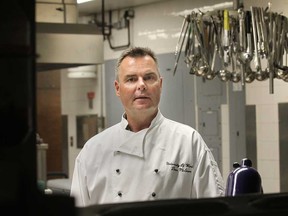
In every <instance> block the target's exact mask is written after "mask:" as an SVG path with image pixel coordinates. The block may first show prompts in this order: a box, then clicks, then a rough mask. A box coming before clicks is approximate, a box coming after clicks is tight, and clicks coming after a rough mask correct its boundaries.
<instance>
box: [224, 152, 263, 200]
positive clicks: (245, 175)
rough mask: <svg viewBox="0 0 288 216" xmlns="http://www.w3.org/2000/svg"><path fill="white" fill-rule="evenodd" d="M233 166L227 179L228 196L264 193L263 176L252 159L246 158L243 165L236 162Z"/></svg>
mask: <svg viewBox="0 0 288 216" xmlns="http://www.w3.org/2000/svg"><path fill="white" fill-rule="evenodd" d="M233 168H234V170H233V171H232V172H231V173H230V174H229V176H228V179H227V185H226V196H237V195H244V194H262V193H263V190H262V182H261V176H260V174H259V173H258V172H257V170H256V169H254V168H253V167H252V161H251V160H249V159H248V158H244V159H242V162H241V165H240V164H238V163H234V164H233Z"/></svg>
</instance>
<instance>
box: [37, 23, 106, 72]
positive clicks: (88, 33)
mask: <svg viewBox="0 0 288 216" xmlns="http://www.w3.org/2000/svg"><path fill="white" fill-rule="evenodd" d="M103 48H104V47H103V36H102V35H101V34H100V33H99V32H98V31H97V29H96V28H95V26H93V25H88V24H59V23H37V34H36V52H37V55H38V57H37V71H45V70H54V69H61V68H69V67H76V66H81V65H93V64H101V63H103V61H104V52H103Z"/></svg>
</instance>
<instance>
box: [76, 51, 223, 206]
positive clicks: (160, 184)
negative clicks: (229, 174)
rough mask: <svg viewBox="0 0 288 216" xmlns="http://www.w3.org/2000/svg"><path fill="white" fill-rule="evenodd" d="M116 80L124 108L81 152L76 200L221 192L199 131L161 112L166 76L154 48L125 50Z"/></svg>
mask: <svg viewBox="0 0 288 216" xmlns="http://www.w3.org/2000/svg"><path fill="white" fill-rule="evenodd" d="M114 85H115V91H116V95H117V96H118V97H119V98H120V100H121V102H122V104H123V106H124V109H125V113H124V114H123V115H122V119H121V121H120V122H119V123H118V124H116V125H114V126H112V127H110V128H107V129H106V130H104V131H102V132H101V133H99V134H97V135H95V136H93V137H92V138H90V139H89V140H88V141H87V143H86V144H85V145H84V147H83V149H82V150H81V152H80V153H79V155H78V156H77V158H76V161H75V168H74V173H73V178H72V186H71V196H73V197H75V200H76V205H77V206H79V207H83V206H89V205H94V204H106V203H119V202H134V201H145V200H146V201H148V200H160V199H161V200H163V199H177V198H188V199H189V198H204V197H217V196H223V195H224V191H225V189H224V183H223V179H222V176H221V174H220V172H219V168H218V166H217V163H216V161H215V160H214V158H213V155H212V153H211V151H210V150H209V148H208V147H207V145H206V144H205V142H204V140H203V139H202V137H201V135H200V134H199V133H198V132H197V131H196V130H195V129H193V128H192V127H190V126H188V125H184V124H182V123H178V122H175V121H172V120H170V119H167V118H165V117H164V116H163V115H162V114H161V111H160V109H159V107H158V105H159V101H160V96H161V90H162V77H161V76H160V72H159V69H158V63H157V59H156V57H155V54H154V53H153V51H152V50H150V49H149V48H142V47H132V48H129V49H127V50H125V51H124V52H123V53H122V55H121V56H120V58H119V59H118V62H117V66H116V79H115V82H114Z"/></svg>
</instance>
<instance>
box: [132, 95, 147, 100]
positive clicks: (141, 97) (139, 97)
mask: <svg viewBox="0 0 288 216" xmlns="http://www.w3.org/2000/svg"><path fill="white" fill-rule="evenodd" d="M141 99H142V100H144V99H149V97H146V96H138V97H135V99H134V100H141Z"/></svg>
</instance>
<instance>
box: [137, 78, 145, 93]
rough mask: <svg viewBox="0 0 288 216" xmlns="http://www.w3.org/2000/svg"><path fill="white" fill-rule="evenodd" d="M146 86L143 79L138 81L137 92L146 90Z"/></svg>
mask: <svg viewBox="0 0 288 216" xmlns="http://www.w3.org/2000/svg"><path fill="white" fill-rule="evenodd" d="M146 88H147V86H146V83H145V81H144V79H143V78H139V79H138V88H137V89H138V90H140V91H143V90H146Z"/></svg>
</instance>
